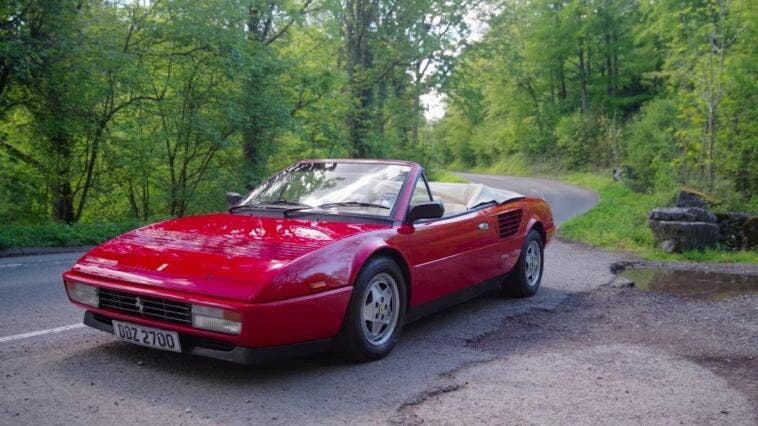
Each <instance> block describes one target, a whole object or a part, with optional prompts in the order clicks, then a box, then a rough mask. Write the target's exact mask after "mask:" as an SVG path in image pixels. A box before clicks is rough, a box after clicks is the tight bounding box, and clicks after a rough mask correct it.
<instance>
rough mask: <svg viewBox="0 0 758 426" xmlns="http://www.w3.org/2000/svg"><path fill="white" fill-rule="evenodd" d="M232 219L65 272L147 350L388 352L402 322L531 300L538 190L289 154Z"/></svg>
mask: <svg viewBox="0 0 758 426" xmlns="http://www.w3.org/2000/svg"><path fill="white" fill-rule="evenodd" d="M227 199H228V200H229V202H230V204H231V205H232V206H231V207H230V208H229V211H228V212H226V213H219V214H210V215H205V216H195V217H184V218H178V219H172V220H168V221H165V222H161V223H157V224H154V225H149V226H146V227H143V228H140V229H137V230H134V231H131V232H128V233H126V234H124V235H121V236H119V237H117V238H115V239H113V240H111V241H108V242H106V243H104V244H102V245H100V246H98V247H96V248H95V249H93V250H92V251H90V252H89V253H87V254H86V255H84V256H83V257H82V258H81V259H79V260H78V261H77V263H76V264H75V265H74V266H73V267H72V268H71V269H70V270H69V271H67V272H65V273H64V274H63V281H64V283H65V287H66V291H67V293H68V296H69V298H70V299H71V301H72V302H74V303H75V304H77V305H79V306H81V307H82V308H84V309H85V310H86V312H85V315H84V323H85V324H87V325H89V326H91V327H94V328H97V329H100V330H103V331H107V332H109V333H114V334H115V335H116V337H118V338H119V339H122V340H125V341H128V342H131V343H135V344H138V345H143V346H149V347H152V348H157V349H162V350H167V351H174V352H186V353H191V354H195V355H201V356H207V357H212V358H217V359H222V360H227V361H235V362H243V363H250V362H259V361H264V360H270V359H273V358H281V357H284V356H288V355H290V354H293V353H297V354H302V353H306V352H312V351H318V350H324V349H327V348H330V347H331V348H334V349H336V350H337V351H338V352H339V353H341V354H343V355H345V356H346V357H348V358H350V359H353V360H357V361H368V360H373V359H377V358H380V357H383V356H385V355H387V354H388V353H389V352H390V351H391V350H392V348H393V346H394V345H395V343H396V341H397V339H398V336H399V335H400V331H401V329H402V327H403V325H404V324H407V323H408V322H409V321H412V320H414V319H416V318H418V317H420V316H422V315H424V314H427V313H430V312H432V311H436V310H439V309H442V308H444V307H446V306H449V305H451V304H453V303H457V302H460V301H462V300H465V299H469V298H472V297H474V296H477V295H479V294H481V293H482V292H483V291H485V290H487V289H489V288H492V287H498V288H502V290H504V291H507V292H508V293H510V294H512V295H515V296H518V297H528V296H532V295H534V294H535V293H536V292H537V289H538V288H539V285H540V280H541V278H542V267H543V264H544V263H543V248H544V246H545V244H546V243H547V242H548V241H549V240H550V238H551V237H552V236H553V234H554V232H555V225H554V224H553V219H552V214H551V212H550V208H549V207H548V205H547V203H545V201H543V200H541V199H536V198H528V197H524V196H522V195H520V194H517V193H514V192H509V191H503V190H497V189H493V188H489V187H486V186H484V185H477V184H455V183H435V182H427V180H426V178H425V176H424V171H423V169H422V168H421V167H420V166H419V165H418V164H415V163H412V162H407V161H378V160H310V161H302V162H299V163H296V164H294V165H292V166H290V167H289V168H287V169H285V170H284V171H282V172H280V173H279V174H277V175H275V176H274V177H272V178H271V179H269V180H268V181H266V182H264V183H263V184H262V185H261V186H259V187H258V188H256V189H254V190H253V191H251V192H250V193H249V194H247V195H246V196H244V197H243V196H240V195H239V194H234V193H230V194H227Z"/></svg>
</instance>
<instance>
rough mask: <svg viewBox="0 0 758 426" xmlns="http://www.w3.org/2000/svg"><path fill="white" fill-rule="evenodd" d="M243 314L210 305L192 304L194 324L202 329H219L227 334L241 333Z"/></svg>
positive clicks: (218, 330)
mask: <svg viewBox="0 0 758 426" xmlns="http://www.w3.org/2000/svg"><path fill="white" fill-rule="evenodd" d="M241 319H242V315H240V313H239V312H237V311H229V310H226V309H220V308H211V307H209V306H202V305H192V326H193V327H195V328H199V329H202V330H209V331H217V332H219V333H226V334H240V331H241V330H242V322H241V321H240V320H241Z"/></svg>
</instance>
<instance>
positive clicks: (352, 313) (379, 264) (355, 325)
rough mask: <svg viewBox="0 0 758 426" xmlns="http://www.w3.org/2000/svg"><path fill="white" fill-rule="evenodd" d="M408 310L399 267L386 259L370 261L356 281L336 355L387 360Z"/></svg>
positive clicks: (361, 360) (337, 342) (358, 358)
mask: <svg viewBox="0 0 758 426" xmlns="http://www.w3.org/2000/svg"><path fill="white" fill-rule="evenodd" d="M405 310H406V288H405V280H404V278H403V273H402V271H401V270H400V267H398V265H397V264H396V263H395V262H394V261H392V260H391V259H388V258H386V257H377V258H374V259H371V260H370V261H369V262H367V263H366V264H365V265H364V266H363V269H361V272H360V273H359V274H358V277H357V279H356V280H355V285H354V287H353V295H352V296H351V298H350V305H349V306H348V308H347V312H346V313H345V320H344V322H343V324H342V329H341V330H340V332H339V334H338V335H337V337H336V339H335V344H336V345H335V346H336V349H337V352H338V353H339V354H341V355H343V356H345V357H347V358H349V359H351V360H354V361H358V362H365V361H371V360H375V359H379V358H382V357H384V356H386V355H387V354H388V353H390V351H392V348H393V347H394V346H395V343H396V342H397V338H398V336H399V335H400V331H401V329H402V328H403V320H404V319H405Z"/></svg>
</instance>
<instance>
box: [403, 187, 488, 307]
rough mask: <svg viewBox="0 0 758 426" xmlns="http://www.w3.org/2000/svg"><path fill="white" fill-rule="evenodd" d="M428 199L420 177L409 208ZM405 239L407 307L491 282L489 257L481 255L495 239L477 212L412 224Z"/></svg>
mask: <svg viewBox="0 0 758 426" xmlns="http://www.w3.org/2000/svg"><path fill="white" fill-rule="evenodd" d="M431 199H432V197H431V195H430V192H429V188H428V185H427V184H426V180H425V179H424V177H423V175H421V176H420V177H419V180H418V181H417V182H416V188H415V190H414V194H413V197H412V199H411V205H413V204H416V203H420V202H428V201H430V200H431ZM408 238H409V239H410V246H411V253H412V256H413V262H412V263H413V265H414V266H413V282H414V286H413V291H412V292H411V306H415V305H418V304H422V303H425V302H429V301H431V300H434V299H437V298H439V297H442V296H444V295H447V294H450V293H453V292H455V291H458V290H462V289H464V288H466V287H469V286H472V285H475V284H478V283H480V282H482V281H484V280H486V279H488V278H491V276H490V275H489V274H491V272H492V267H491V265H488V262H489V263H491V256H486V253H485V251H486V250H487V248H488V246H491V245H492V244H493V243H494V242H495V241H496V240H497V235H496V233H495V230H494V229H493V227H492V225H491V224H490V220H489V219H488V218H487V216H486V215H485V214H484V213H483V212H482V211H481V210H473V211H467V212H463V213H460V214H455V215H451V216H443V217H442V218H440V219H434V220H423V221H419V222H416V223H415V224H413V231H412V232H410V233H409V234H408Z"/></svg>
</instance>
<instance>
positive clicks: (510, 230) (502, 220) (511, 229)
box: [497, 209, 523, 238]
mask: <svg viewBox="0 0 758 426" xmlns="http://www.w3.org/2000/svg"><path fill="white" fill-rule="evenodd" d="M522 214H523V211H522V210H521V209H519V210H511V211H509V212H505V213H500V214H499V215H497V226H498V233H499V235H500V238H508V237H512V236H514V235H516V233H518V230H519V227H520V226H521V216H522Z"/></svg>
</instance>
